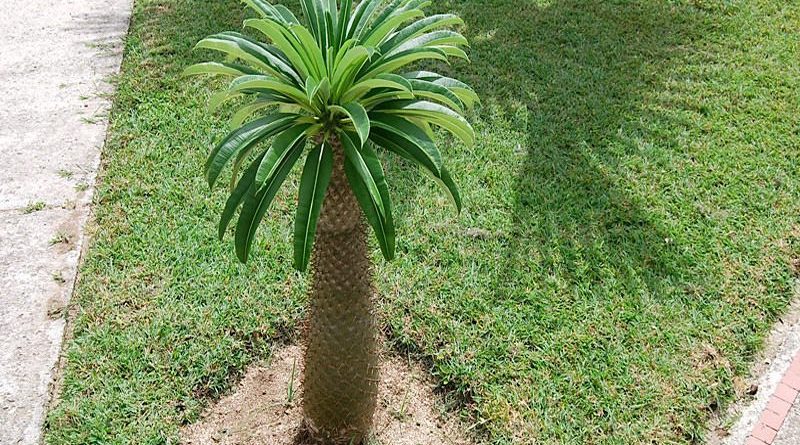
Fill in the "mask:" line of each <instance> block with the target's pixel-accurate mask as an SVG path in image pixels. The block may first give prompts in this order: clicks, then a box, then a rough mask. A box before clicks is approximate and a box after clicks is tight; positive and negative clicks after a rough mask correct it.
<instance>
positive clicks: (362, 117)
mask: <svg viewBox="0 0 800 445" xmlns="http://www.w3.org/2000/svg"><path fill="white" fill-rule="evenodd" d="M330 109H331V110H336V111H339V112H341V113H344V114H345V115H347V117H349V118H350V120H351V121H352V122H353V126H354V127H355V129H356V133H357V134H358V139H359V140H360V141H361V145H364V144H366V143H367V139H368V138H369V127H370V123H369V116H368V115H367V110H365V109H364V107H363V106H361V104H359V103H358V102H350V103H348V104H345V105H344V106H341V107H340V106H337V105H334V106H332V107H330Z"/></svg>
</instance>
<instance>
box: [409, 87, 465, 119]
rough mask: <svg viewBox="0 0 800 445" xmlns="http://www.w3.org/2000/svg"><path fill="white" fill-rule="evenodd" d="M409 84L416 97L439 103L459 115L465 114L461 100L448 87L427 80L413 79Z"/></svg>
mask: <svg viewBox="0 0 800 445" xmlns="http://www.w3.org/2000/svg"><path fill="white" fill-rule="evenodd" d="M408 82H409V83H410V84H411V86H412V87H413V89H414V95H415V96H417V97H423V98H427V99H432V100H436V101H439V102H441V103H443V104H444V105H446V106H448V107H450V108H452V109H454V110H455V111H456V112H458V113H463V112H464V104H463V103H461V99H459V98H458V96H457V95H456V94H455V93H453V92H452V91H450V90H449V89H447V87H444V86H442V85H437V84H435V83H433V82H428V81H427V80H419V79H411V80H408Z"/></svg>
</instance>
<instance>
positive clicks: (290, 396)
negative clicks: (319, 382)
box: [286, 359, 297, 405]
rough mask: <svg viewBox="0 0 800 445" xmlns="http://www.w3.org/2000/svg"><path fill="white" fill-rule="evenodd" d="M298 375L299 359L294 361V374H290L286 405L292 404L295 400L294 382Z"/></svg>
mask: <svg viewBox="0 0 800 445" xmlns="http://www.w3.org/2000/svg"><path fill="white" fill-rule="evenodd" d="M296 377H297V360H296V359H295V360H294V361H293V362H292V375H290V376H289V386H288V387H287V388H286V405H291V404H292V403H293V402H294V396H295V389H294V382H295V378H296Z"/></svg>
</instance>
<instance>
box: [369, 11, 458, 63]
mask: <svg viewBox="0 0 800 445" xmlns="http://www.w3.org/2000/svg"><path fill="white" fill-rule="evenodd" d="M463 24H464V21H463V20H461V19H460V18H459V17H458V16H456V15H453V14H437V15H432V16H430V17H425V18H424V19H420V20H417V21H416V22H414V23H412V24H410V25H408V26H407V27H405V28H403V29H401V30H400V31H398V32H397V33H395V34H394V35H392V37H391V38H390V39H388V40H387V41H386V42H384V43H383V44H381V52H382V53H384V54H386V53H388V52H389V51H391V50H393V49H394V48H397V47H398V46H400V45H402V44H403V43H404V42H406V41H408V40H410V39H413V38H415V37H418V36H420V35H422V34H423V33H426V32H428V31H431V30H433V29H436V28H443V27H445V26H453V25H463Z"/></svg>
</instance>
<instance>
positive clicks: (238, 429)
mask: <svg viewBox="0 0 800 445" xmlns="http://www.w3.org/2000/svg"><path fill="white" fill-rule="evenodd" d="M302 357H303V353H302V348H301V347H299V346H288V347H285V348H283V349H281V350H278V351H276V353H275V354H274V356H273V357H272V360H271V363H269V365H268V366H267V367H253V368H251V369H250V370H248V372H247V373H246V375H245V376H244V378H243V379H242V381H241V382H240V384H239V386H238V388H237V390H236V391H235V392H234V393H233V394H231V395H229V396H227V397H225V398H223V399H221V400H220V401H219V402H218V403H217V404H216V405H214V406H212V407H210V408H209V409H207V410H206V412H205V413H204V414H203V415H202V417H201V419H200V420H199V421H198V422H197V423H194V424H192V425H188V426H187V427H185V428H184V429H183V430H182V431H181V443H185V444H187V445H206V444H207V445H305V443H306V442H305V441H304V438H303V437H302V434H301V430H300V424H301V421H302V409H301V407H300V403H299V402H300V398H301V397H302V387H301V386H300V375H301V373H302ZM432 389H433V385H432V383H431V382H430V381H429V379H428V378H427V376H426V375H425V374H424V372H422V371H421V370H420V369H417V368H414V367H412V366H409V364H408V363H405V362H404V361H403V360H400V359H398V358H386V359H384V360H383V361H382V365H381V385H380V394H379V399H378V409H377V412H376V414H375V428H374V431H373V437H372V438H371V439H370V441H369V442H367V443H368V445H472V444H474V442H473V441H471V440H470V439H469V438H468V434H466V432H465V431H464V428H463V425H462V424H460V423H459V422H458V420H457V419H455V418H447V417H446V416H442V415H441V414H440V410H439V409H438V407H437V404H438V402H437V397H436V396H435V394H434V393H433V390H432Z"/></svg>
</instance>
